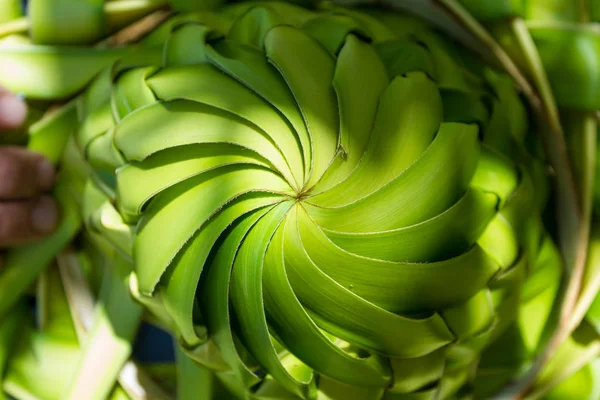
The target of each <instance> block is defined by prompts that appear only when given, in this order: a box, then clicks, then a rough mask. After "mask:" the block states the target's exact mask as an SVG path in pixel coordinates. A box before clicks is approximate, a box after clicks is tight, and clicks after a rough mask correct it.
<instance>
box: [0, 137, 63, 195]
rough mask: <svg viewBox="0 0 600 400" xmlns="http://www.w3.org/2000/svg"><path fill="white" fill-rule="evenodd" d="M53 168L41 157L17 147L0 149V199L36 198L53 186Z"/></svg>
mask: <svg viewBox="0 0 600 400" xmlns="http://www.w3.org/2000/svg"><path fill="white" fill-rule="evenodd" d="M54 179H55V172H54V166H53V165H52V163H51V162H50V161H48V160H47V159H45V158H44V157H43V156H42V155H40V154H37V153H33V152H30V151H27V150H25V149H22V148H19V147H2V148H0V199H3V200H14V199H26V198H30V197H37V196H39V195H40V194H41V193H44V192H46V191H48V190H49V189H51V188H52V186H53V185H54Z"/></svg>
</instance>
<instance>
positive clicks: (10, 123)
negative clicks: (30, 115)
mask: <svg viewBox="0 0 600 400" xmlns="http://www.w3.org/2000/svg"><path fill="white" fill-rule="evenodd" d="M25 118H27V105H26V104H25V102H24V101H23V100H21V99H19V98H18V97H17V96H15V95H14V94H12V93H11V92H9V91H7V90H5V89H2V88H0V131H4V130H13V129H17V128H18V127H19V126H21V125H23V123H24V122H25Z"/></svg>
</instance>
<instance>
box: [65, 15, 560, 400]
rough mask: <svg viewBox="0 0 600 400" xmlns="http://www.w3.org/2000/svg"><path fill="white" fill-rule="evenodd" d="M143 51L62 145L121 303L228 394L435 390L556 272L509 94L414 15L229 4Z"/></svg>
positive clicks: (114, 71) (179, 23)
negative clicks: (129, 279)
mask: <svg viewBox="0 0 600 400" xmlns="http://www.w3.org/2000/svg"><path fill="white" fill-rule="evenodd" d="M145 46H147V47H152V48H156V49H159V50H158V51H157V54H160V60H158V61H156V58H155V59H154V60H152V61H151V62H148V57H146V58H145V59H143V60H142V61H140V60H138V59H135V58H130V59H124V60H122V61H121V62H120V63H119V64H117V65H115V66H113V68H111V69H109V70H106V71H104V72H103V73H102V74H101V75H100V76H99V77H98V78H97V79H96V80H95V81H94V82H93V83H92V85H91V86H90V87H89V88H88V90H87V92H86V94H85V95H84V96H83V97H82V99H81V101H80V103H79V108H80V111H81V115H83V123H82V127H81V129H80V130H79V132H78V135H77V138H78V142H79V145H80V147H81V148H82V149H83V150H84V152H85V154H86V156H87V157H88V159H89V160H90V162H91V163H92V165H93V166H94V168H95V170H96V172H97V178H98V180H99V181H100V182H102V183H101V185H103V186H105V187H108V188H110V187H112V188H113V189H114V190H115V193H116V205H117V208H118V210H119V213H120V215H121V218H122V219H123V220H124V221H125V222H126V223H127V224H129V226H130V227H132V228H131V229H135V234H134V239H133V243H132V250H131V255H132V258H133V261H134V262H135V268H136V279H135V281H134V285H133V286H134V291H135V293H136V294H137V296H138V298H139V299H140V301H142V302H144V303H145V304H146V305H147V307H148V308H149V309H150V310H151V311H153V312H154V313H155V314H156V315H157V316H158V317H159V318H160V319H161V321H163V323H165V324H167V325H169V326H170V327H171V328H172V329H173V330H174V331H175V332H177V335H178V337H179V340H180V343H181V345H182V346H183V348H184V349H185V350H186V352H187V353H188V355H190V357H192V358H194V359H195V360H197V361H198V362H200V363H202V364H204V365H207V366H209V367H211V368H213V369H214V370H215V371H217V375H218V376H219V378H220V379H221V380H222V381H223V382H225V383H226V385H227V386H228V387H229V388H230V389H231V390H232V391H233V392H234V393H235V394H237V395H238V396H240V397H247V396H250V397H253V398H284V397H285V396H289V395H296V396H298V397H301V398H315V396H317V393H324V394H325V395H326V396H330V398H357V399H358V398H359V399H367V398H381V396H382V395H384V393H385V396H386V397H385V398H386V399H387V398H394V399H396V398H405V397H406V396H411V397H410V398H433V397H434V396H438V398H446V397H448V396H449V395H451V394H452V393H454V392H455V391H456V390H458V389H459V388H460V387H461V386H462V385H463V384H464V383H465V382H466V380H467V379H468V375H469V371H470V369H471V368H472V366H473V365H474V363H476V362H477V360H478V358H479V355H480V353H481V350H482V349H483V348H485V347H486V346H487V345H488V344H489V343H490V342H492V341H493V340H494V339H495V338H496V337H498V335H499V334H500V333H501V332H503V330H504V329H505V328H506V327H507V326H508V325H509V324H510V323H512V321H513V320H514V319H515V318H516V315H517V306H518V304H519V296H520V288H521V284H522V282H523V281H524V280H525V279H526V277H527V275H528V274H531V273H532V271H535V270H536V269H538V268H542V267H547V266H548V265H549V267H547V268H554V266H557V265H558V264H557V261H556V260H558V256H557V254H556V251H555V249H554V247H553V245H552V243H551V241H549V240H548V239H547V238H545V233H544V230H543V227H542V224H541V221H540V217H539V211H538V210H539V209H540V208H541V206H542V205H543V204H544V202H545V195H544V193H545V178H544V172H543V168H542V164H541V163H540V162H538V161H536V160H535V159H534V158H532V157H531V156H530V155H529V154H528V152H527V151H526V149H525V145H524V138H525V137H526V135H527V133H528V126H527V118H526V112H525V109H524V107H523V105H522V104H521V102H520V100H519V97H518V94H517V92H516V90H515V88H514V87H513V85H512V84H511V82H510V81H509V80H508V79H507V78H506V77H504V76H502V75H500V74H498V73H496V72H494V71H493V70H491V69H489V68H487V67H485V65H483V64H482V63H481V62H480V61H479V60H477V59H475V58H474V57H472V56H471V55H470V54H468V53H466V52H464V50H462V49H461V48H460V47H457V46H455V45H454V44H452V43H451V42H449V41H448V40H447V39H445V38H444V37H442V36H441V35H439V34H438V33H436V32H435V31H433V30H431V29H430V28H429V27H428V26H426V25H424V24H423V23H421V22H419V21H418V20H415V19H413V18H411V17H408V16H404V15H390V14H389V13H383V12H377V11H373V10H363V11H356V10H351V9H345V8H339V7H332V6H324V7H322V8H321V9H319V10H310V11H309V10H306V9H302V8H300V7H297V6H293V5H290V4H284V3H266V4H259V3H243V4H239V5H235V6H229V7H226V8H224V9H222V10H221V11H220V12H218V13H203V14H190V15H183V16H178V17H175V18H173V19H171V20H170V21H168V22H167V23H166V24H165V25H163V26H162V27H161V28H160V29H159V30H158V31H157V32H155V33H154V34H153V35H152V36H150V37H149V38H148V39H147V40H146V42H145ZM107 190H109V189H107ZM107 210H108V211H107ZM98 212H99V213H100V214H99V215H97V217H98V218H95V219H94V221H95V224H96V225H98V226H100V225H102V224H103V223H104V222H106V221H107V220H110V219H111V218H114V215H112V214H111V215H108V214H104V215H103V214H102V213H103V212H105V213H110V208H106V207H105V208H102V209H100V210H99V211H98ZM103 217H104V219H103ZM133 227H135V228H133ZM108 237H111V236H110V235H108ZM112 237H113V238H117V239H115V244H116V245H117V246H119V247H120V248H122V249H124V251H125V252H127V251H128V246H129V244H127V243H126V241H125V242H123V241H120V242H119V239H118V238H119V237H122V236H118V235H113V236H112ZM532 276H535V274H533V275H532ZM283 393H287V395H284V394H283ZM269 396H271V397H269ZM406 398H408V397H406Z"/></svg>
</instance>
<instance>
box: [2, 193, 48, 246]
mask: <svg viewBox="0 0 600 400" xmlns="http://www.w3.org/2000/svg"><path fill="white" fill-rule="evenodd" d="M57 224H58V207H57V205H56V203H55V202H54V200H53V199H52V198H51V197H50V196H42V197H40V198H39V199H36V200H30V201H21V202H19V201H14V202H3V203H2V202H0V248H6V247H13V246H19V245H22V244H27V243H30V242H33V241H36V240H39V239H40V238H42V237H44V236H46V235H48V234H49V233H52V232H53V231H54V230H55V229H56V226H57Z"/></svg>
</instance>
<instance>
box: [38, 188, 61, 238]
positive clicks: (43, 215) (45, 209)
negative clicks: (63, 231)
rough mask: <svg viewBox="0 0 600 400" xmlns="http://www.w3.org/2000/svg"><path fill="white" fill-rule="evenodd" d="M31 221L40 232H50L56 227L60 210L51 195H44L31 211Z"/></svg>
mask: <svg viewBox="0 0 600 400" xmlns="http://www.w3.org/2000/svg"><path fill="white" fill-rule="evenodd" d="M31 223H32V225H33V229H35V230H36V231H37V232H39V233H50V232H52V231H53V230H54V229H55V228H56V225H57V223H58V210H57V208H56V204H55V203H54V200H52V198H51V197H49V196H44V197H42V198H41V199H40V200H39V201H38V203H37V205H36V206H35V208H34V209H33V211H32V213H31Z"/></svg>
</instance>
